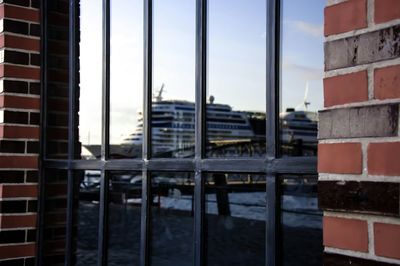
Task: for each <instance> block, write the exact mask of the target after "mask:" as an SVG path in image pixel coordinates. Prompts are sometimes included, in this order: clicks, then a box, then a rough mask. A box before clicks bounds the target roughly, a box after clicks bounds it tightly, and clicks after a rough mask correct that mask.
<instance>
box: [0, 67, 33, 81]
mask: <svg viewBox="0 0 400 266" xmlns="http://www.w3.org/2000/svg"><path fill="white" fill-rule="evenodd" d="M0 77H7V78H22V79H35V80H39V79H40V69H39V68H37V67H25V66H15V65H6V64H0Z"/></svg>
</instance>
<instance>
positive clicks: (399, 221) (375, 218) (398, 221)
mask: <svg viewBox="0 0 400 266" xmlns="http://www.w3.org/2000/svg"><path fill="white" fill-rule="evenodd" d="M324 216H325V217H338V218H344V219H357V220H365V221H367V220H368V221H371V222H374V223H376V222H377V223H386V224H394V225H400V218H395V217H390V216H380V215H372V214H360V213H347V212H333V211H324Z"/></svg>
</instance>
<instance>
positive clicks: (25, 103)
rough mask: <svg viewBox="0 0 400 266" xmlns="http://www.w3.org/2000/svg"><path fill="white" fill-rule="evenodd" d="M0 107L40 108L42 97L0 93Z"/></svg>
mask: <svg viewBox="0 0 400 266" xmlns="http://www.w3.org/2000/svg"><path fill="white" fill-rule="evenodd" d="M0 107H8V108H18V109H34V110H39V109H40V99H39V98H33V97H24V96H15V95H0Z"/></svg>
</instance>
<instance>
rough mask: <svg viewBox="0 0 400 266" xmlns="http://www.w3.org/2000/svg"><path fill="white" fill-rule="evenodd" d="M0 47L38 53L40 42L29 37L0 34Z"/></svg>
mask: <svg viewBox="0 0 400 266" xmlns="http://www.w3.org/2000/svg"><path fill="white" fill-rule="evenodd" d="M0 47H7V48H16V49H23V50H28V51H35V52H39V51H40V40H39V39H33V38H30V37H23V36H14V35H10V34H4V33H3V34H0Z"/></svg>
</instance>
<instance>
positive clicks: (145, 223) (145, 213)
mask: <svg viewBox="0 0 400 266" xmlns="http://www.w3.org/2000/svg"><path fill="white" fill-rule="evenodd" d="M142 176H143V180H142V209H141V221H140V228H141V238H140V265H141V266H145V265H150V255H149V248H150V245H149V243H150V238H151V236H150V226H151V224H150V222H151V220H150V211H151V210H150V205H151V201H152V198H151V191H150V188H151V180H150V178H151V177H150V173H148V171H147V170H146V169H144V170H143V172H142Z"/></svg>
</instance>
